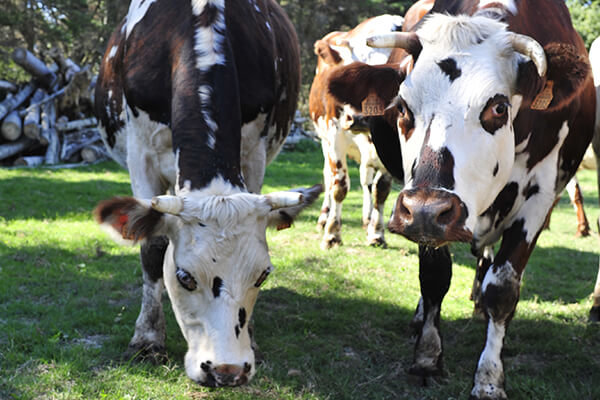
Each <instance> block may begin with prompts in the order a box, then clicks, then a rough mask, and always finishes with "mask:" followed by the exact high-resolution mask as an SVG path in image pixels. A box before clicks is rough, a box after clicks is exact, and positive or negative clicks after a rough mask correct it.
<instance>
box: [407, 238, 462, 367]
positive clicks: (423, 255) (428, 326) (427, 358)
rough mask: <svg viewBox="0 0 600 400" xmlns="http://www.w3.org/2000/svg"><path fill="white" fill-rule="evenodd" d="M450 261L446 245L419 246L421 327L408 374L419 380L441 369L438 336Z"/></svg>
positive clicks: (440, 345) (450, 267) (440, 346)
mask: <svg viewBox="0 0 600 400" xmlns="http://www.w3.org/2000/svg"><path fill="white" fill-rule="evenodd" d="M451 278H452V258H451V256H450V250H449V249H448V246H444V247H441V248H439V249H434V248H431V247H427V246H423V245H419V281H420V282H421V297H422V302H423V326H422V327H421V331H420V333H419V335H418V338H417V343H416V344H415V353H414V360H413V364H412V366H411V367H410V369H409V373H410V374H413V375H419V376H422V377H427V376H433V375H440V374H441V373H442V370H443V368H442V367H443V366H442V355H443V348H442V336H441V334H440V311H441V308H442V300H443V299H444V296H445V295H446V293H447V292H448V289H449V288H450V279H451Z"/></svg>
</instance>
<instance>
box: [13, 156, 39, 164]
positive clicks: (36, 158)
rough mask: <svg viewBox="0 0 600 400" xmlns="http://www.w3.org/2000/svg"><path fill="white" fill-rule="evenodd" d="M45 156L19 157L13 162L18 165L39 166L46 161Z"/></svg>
mask: <svg viewBox="0 0 600 400" xmlns="http://www.w3.org/2000/svg"><path fill="white" fill-rule="evenodd" d="M44 158H45V157H44V156H29V157H19V158H17V159H16V160H15V162H14V163H13V165H14V166H17V167H21V166H23V167H37V166H39V165H42V164H43V163H44Z"/></svg>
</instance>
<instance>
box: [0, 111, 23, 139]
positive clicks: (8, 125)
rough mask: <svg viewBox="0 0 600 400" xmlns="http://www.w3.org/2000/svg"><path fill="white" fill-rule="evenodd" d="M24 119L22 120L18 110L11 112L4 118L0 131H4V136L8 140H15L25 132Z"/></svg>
mask: <svg viewBox="0 0 600 400" xmlns="http://www.w3.org/2000/svg"><path fill="white" fill-rule="evenodd" d="M22 128H23V121H21V117H20V116H19V112H18V111H17V110H15V111H13V112H11V113H10V114H8V115H7V116H6V118H4V121H3V122H2V128H0V131H1V132H2V137H3V138H4V139H6V140H8V141H11V142H14V141H15V140H17V139H18V138H20V137H21V134H22V133H23V129H22Z"/></svg>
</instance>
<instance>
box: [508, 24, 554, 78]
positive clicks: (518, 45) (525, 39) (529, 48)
mask: <svg viewBox="0 0 600 400" xmlns="http://www.w3.org/2000/svg"><path fill="white" fill-rule="evenodd" d="M510 43H511V44H512V47H513V49H515V51H516V52H518V53H521V54H523V55H525V56H527V57H529V58H531V61H533V63H534V64H535V66H536V68H537V71H538V74H539V75H540V76H544V75H546V70H547V69H548V62H547V61H546V53H544V48H543V47H542V46H541V45H540V44H539V43H538V42H537V41H536V40H534V39H532V38H530V37H529V36H525V35H521V34H518V33H511V35H510Z"/></svg>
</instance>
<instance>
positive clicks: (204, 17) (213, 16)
mask: <svg viewBox="0 0 600 400" xmlns="http://www.w3.org/2000/svg"><path fill="white" fill-rule="evenodd" d="M218 16H219V9H218V8H217V7H216V6H215V5H213V4H211V3H206V5H205V6H204V9H203V10H202V13H200V15H199V16H198V18H197V20H196V22H197V25H198V26H200V27H204V28H205V27H209V26H211V25H213V24H214V23H215V21H216V20H217V17H218Z"/></svg>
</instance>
